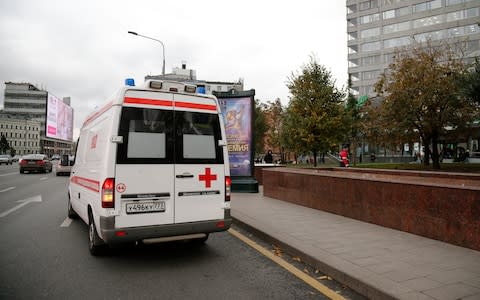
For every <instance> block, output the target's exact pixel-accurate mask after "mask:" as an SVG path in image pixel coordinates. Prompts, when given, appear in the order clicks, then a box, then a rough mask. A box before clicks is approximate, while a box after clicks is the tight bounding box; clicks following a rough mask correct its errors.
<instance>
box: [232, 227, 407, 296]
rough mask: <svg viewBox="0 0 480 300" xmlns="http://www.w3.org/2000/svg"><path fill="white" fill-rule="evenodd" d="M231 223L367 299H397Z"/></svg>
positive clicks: (265, 234)
mask: <svg viewBox="0 0 480 300" xmlns="http://www.w3.org/2000/svg"><path fill="white" fill-rule="evenodd" d="M232 220H233V223H234V224H235V225H237V226H239V227H241V228H243V229H245V230H247V231H249V232H251V233H253V234H254V235H256V236H258V237H259V238H261V239H262V240H264V241H266V242H269V243H272V244H275V245H277V246H279V247H280V248H282V249H283V250H284V251H285V252H286V253H288V254H289V255H291V256H298V257H300V258H301V259H302V260H303V261H304V262H305V263H307V264H308V265H310V266H312V267H315V268H317V269H318V270H320V271H321V272H322V273H325V274H327V275H328V276H330V277H332V278H333V279H335V280H336V281H338V282H340V283H342V284H344V285H346V286H348V287H349V288H351V289H352V290H355V291H356V292H357V293H359V294H361V295H363V296H365V297H367V298H368V299H379V300H380V299H381V300H387V299H388V300H390V299H392V300H393V299H398V298H397V297H394V296H393V295H391V294H388V293H386V292H385V291H383V290H380V289H378V288H376V287H375V286H372V285H371V284H369V283H367V282H364V281H362V280H360V279H359V278H356V277H354V276H351V275H349V274H347V273H345V272H343V271H342V270H339V269H338V268H335V267H333V266H331V265H329V264H326V263H324V262H321V261H319V260H317V259H315V258H314V257H312V256H310V255H308V254H307V253H305V252H303V251H301V250H299V249H297V248H295V247H294V246H291V245H289V244H286V243H284V242H282V241H281V240H278V239H276V238H274V237H272V236H271V235H269V234H267V233H265V232H263V231H261V230H258V229H256V228H254V227H252V226H250V225H249V224H247V223H244V222H242V221H241V220H239V219H237V218H235V217H232Z"/></svg>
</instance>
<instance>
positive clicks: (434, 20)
mask: <svg viewBox="0 0 480 300" xmlns="http://www.w3.org/2000/svg"><path fill="white" fill-rule="evenodd" d="M444 20H445V15H437V16H431V17H427V18H421V19H417V20H414V21H413V28H420V27H425V26H431V25H436V24H440V23H443V22H444Z"/></svg>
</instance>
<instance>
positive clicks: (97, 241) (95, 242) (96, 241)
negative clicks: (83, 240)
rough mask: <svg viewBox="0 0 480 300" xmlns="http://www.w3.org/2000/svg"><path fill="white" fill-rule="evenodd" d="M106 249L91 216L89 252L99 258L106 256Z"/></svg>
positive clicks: (89, 222) (89, 223)
mask: <svg viewBox="0 0 480 300" xmlns="http://www.w3.org/2000/svg"><path fill="white" fill-rule="evenodd" d="M106 247H107V246H106V245H105V244H104V242H103V241H102V239H101V238H100V237H99V236H98V233H97V228H96V227H95V222H94V221H93V217H92V215H90V217H89V221H88V250H90V254H92V255H93V256H99V255H103V254H105V252H106Z"/></svg>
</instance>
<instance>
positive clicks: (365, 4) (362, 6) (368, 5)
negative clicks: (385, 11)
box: [360, 0, 378, 11]
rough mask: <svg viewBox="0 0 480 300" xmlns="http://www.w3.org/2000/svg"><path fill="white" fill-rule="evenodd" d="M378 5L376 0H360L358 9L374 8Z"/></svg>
mask: <svg viewBox="0 0 480 300" xmlns="http://www.w3.org/2000/svg"><path fill="white" fill-rule="evenodd" d="M376 7H378V0H369V1H364V2H360V10H361V11H362V10H367V9H370V8H376Z"/></svg>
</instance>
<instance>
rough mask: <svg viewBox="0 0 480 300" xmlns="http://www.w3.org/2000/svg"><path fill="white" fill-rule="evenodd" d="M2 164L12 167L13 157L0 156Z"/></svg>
mask: <svg viewBox="0 0 480 300" xmlns="http://www.w3.org/2000/svg"><path fill="white" fill-rule="evenodd" d="M1 164H6V165H11V164H12V157H11V156H10V155H8V154H2V155H0V165H1Z"/></svg>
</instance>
